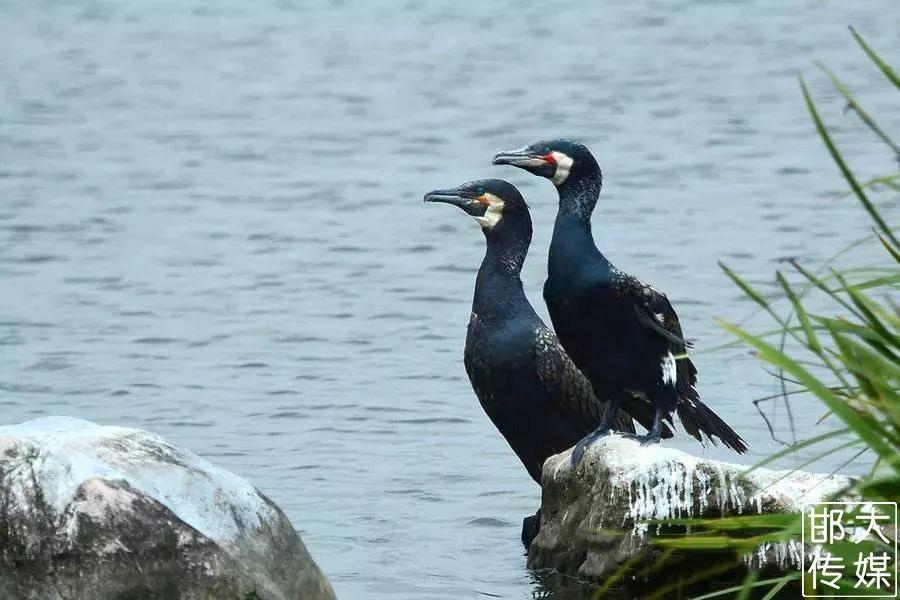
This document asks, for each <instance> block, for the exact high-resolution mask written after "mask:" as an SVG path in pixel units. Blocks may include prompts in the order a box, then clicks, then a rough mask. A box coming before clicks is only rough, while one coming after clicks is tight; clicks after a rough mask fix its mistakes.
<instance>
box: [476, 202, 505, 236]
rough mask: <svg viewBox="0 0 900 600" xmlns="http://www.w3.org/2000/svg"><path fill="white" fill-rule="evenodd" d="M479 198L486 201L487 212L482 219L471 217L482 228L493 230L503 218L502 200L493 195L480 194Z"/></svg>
mask: <svg viewBox="0 0 900 600" xmlns="http://www.w3.org/2000/svg"><path fill="white" fill-rule="evenodd" d="M481 198H482V199H484V200H487V205H488V206H487V211H485V213H484V216H483V217H472V218H473V219H475V220H476V221H478V223H479V224H480V225H481V226H482V227H483V228H484V229H493V228H494V227H495V226H496V225H497V223H499V222H500V219H501V218H502V217H503V200H501V199H500V198H498V197H497V196H495V195H493V194H482V195H481Z"/></svg>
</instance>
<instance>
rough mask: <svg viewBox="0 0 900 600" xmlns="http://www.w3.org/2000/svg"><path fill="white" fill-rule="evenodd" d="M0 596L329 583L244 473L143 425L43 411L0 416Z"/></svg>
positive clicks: (297, 588)
mask: <svg viewBox="0 0 900 600" xmlns="http://www.w3.org/2000/svg"><path fill="white" fill-rule="evenodd" d="M0 598H21V599H35V600H36V599H41V600H47V599H52V600H56V599H60V600H61V599H64V598H65V599H68V598H91V599H93V600H104V599H112V598H116V599H125V598H129V599H131V598H134V599H136V598H141V599H160V600H162V599H166V600H172V599H175V598H178V599H181V600H207V599H208V600H222V599H232V598H233V599H235V600H250V599H259V600H268V599H271V600H288V599H291V600H300V599H303V600H319V599H323V600H324V599H333V598H334V593H333V592H332V590H331V586H330V585H329V583H328V581H327V580H326V579H325V576H324V575H323V574H322V573H321V571H319V569H318V567H317V566H316V564H315V563H314V562H313V560H312V558H311V557H310V556H309V553H308V552H307V551H306V548H305V547H304V545H303V542H302V541H301V540H300V537H299V536H298V535H297V532H296V531H295V530H294V528H293V526H292V525H291V523H290V521H288V519H287V517H286V516H285V515H284V513H282V512H281V510H280V509H279V508H278V507H277V506H275V504H274V503H273V502H272V501H271V500H269V499H268V498H266V497H265V496H264V495H263V494H261V493H260V492H259V491H258V490H257V489H256V488H254V487H253V486H252V485H250V484H249V483H248V482H247V481H245V480H244V479H242V478H240V477H238V476H237V475H234V474H233V473H230V472H228V471H226V470H224V469H221V468H219V467H217V466H215V465H213V464H211V463H209V462H207V461H206V460H203V459H202V458H200V457H199V456H197V455H195V454H193V453H191V452H186V451H184V450H180V449H178V448H176V447H174V446H172V445H171V444H169V443H168V442H166V441H165V440H163V439H162V438H160V437H158V436H156V435H153V434H151V433H147V432H145V431H141V430H138V429H127V428H123V427H104V426H100V425H96V424H94V423H90V422H88V421H83V420H80V419H71V418H63V417H48V418H42V419H35V420H33V421H28V422H25V423H22V424H20V425H13V426H8V427H0Z"/></svg>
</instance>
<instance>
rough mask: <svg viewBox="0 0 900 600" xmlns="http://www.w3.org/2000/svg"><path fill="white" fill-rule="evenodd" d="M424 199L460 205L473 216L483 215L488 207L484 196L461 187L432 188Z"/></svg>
mask: <svg viewBox="0 0 900 600" xmlns="http://www.w3.org/2000/svg"><path fill="white" fill-rule="evenodd" d="M424 200H425V202H441V203H443V204H452V205H453V206H458V207H459V208H461V209H463V210H464V211H466V213H467V214H469V215H471V216H473V217H483V216H484V213H485V212H486V211H487V207H488V203H487V202H486V201H485V200H484V198H483V197H482V196H476V195H475V194H473V193H472V192H469V191H467V190H461V189H459V188H451V189H446V190H432V191H430V192H428V193H427V194H425V198H424Z"/></svg>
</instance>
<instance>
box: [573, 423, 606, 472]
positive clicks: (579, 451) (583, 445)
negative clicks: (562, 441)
mask: <svg viewBox="0 0 900 600" xmlns="http://www.w3.org/2000/svg"><path fill="white" fill-rule="evenodd" d="M611 431H612V429H610V428H609V427H600V428H597V429H595V430H594V431H592V432H591V433H589V434H587V435H586V436H584V437H583V438H581V441H579V442H578V443H577V444H575V448H573V449H572V466H573V467H577V466H578V463H580V462H581V459H582V458H584V453H585V452H586V451H587V449H588V446H590V445H591V444H593V443H594V442H596V441H597V440H598V439H600V438H602V437H603V436H604V435H607V434H609V433H610V432H611Z"/></svg>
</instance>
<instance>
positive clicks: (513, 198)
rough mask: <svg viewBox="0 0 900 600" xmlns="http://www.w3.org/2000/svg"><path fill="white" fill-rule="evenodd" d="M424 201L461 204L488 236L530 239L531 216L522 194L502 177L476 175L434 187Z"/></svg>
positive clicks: (459, 205) (527, 240) (498, 238)
mask: <svg viewBox="0 0 900 600" xmlns="http://www.w3.org/2000/svg"><path fill="white" fill-rule="evenodd" d="M425 202H442V203H444V204H452V205H454V206H458V207H459V208H461V209H462V210H463V211H465V212H466V213H467V214H469V215H470V216H472V217H473V218H474V219H475V220H476V221H478V224H479V225H481V229H482V230H483V231H484V235H485V236H486V237H487V238H488V240H492V239H494V240H503V239H506V240H519V241H525V242H526V243H527V242H529V241H530V240H531V216H530V215H529V213H528V205H527V204H525V199H524V198H522V194H520V193H519V190H518V189H516V187H515V186H514V185H512V184H511V183H509V182H507V181H504V180H502V179H476V180H474V181H467V182H466V183H464V184H462V185H460V186H459V187H455V188H450V189H441V190H433V191H431V192H428V193H427V194H425Z"/></svg>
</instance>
